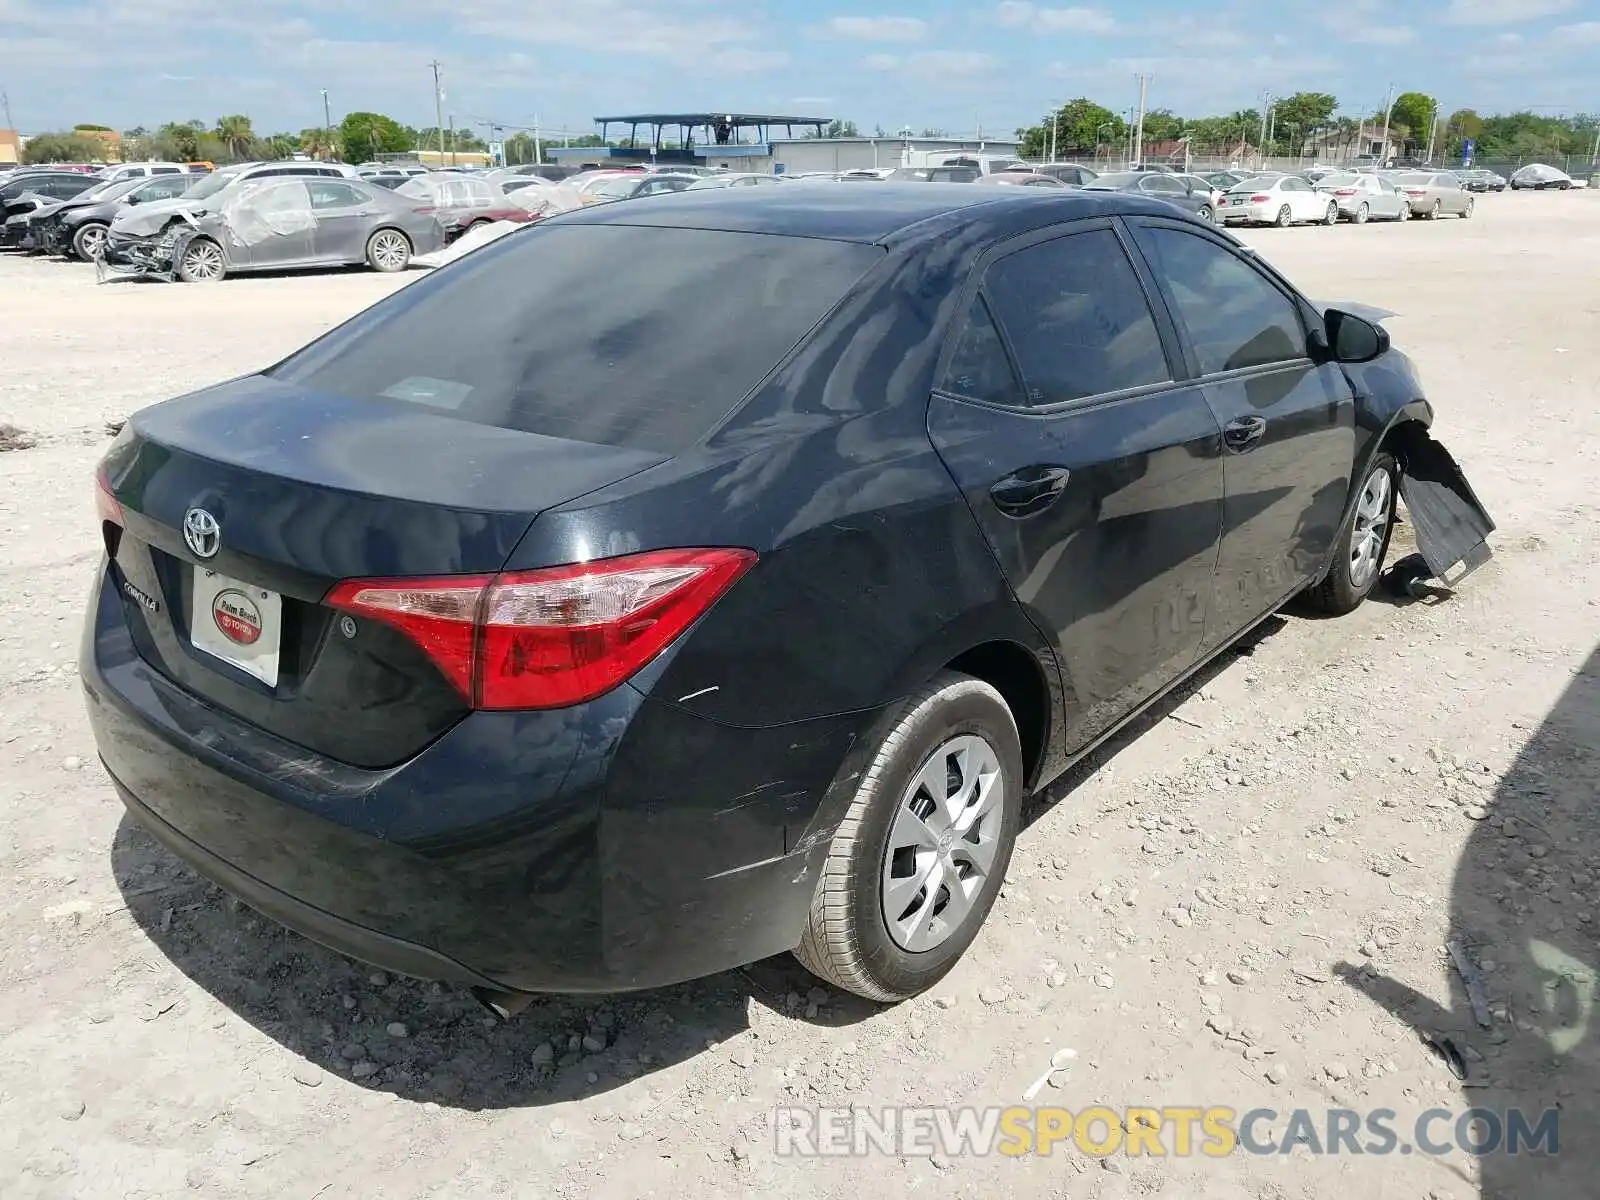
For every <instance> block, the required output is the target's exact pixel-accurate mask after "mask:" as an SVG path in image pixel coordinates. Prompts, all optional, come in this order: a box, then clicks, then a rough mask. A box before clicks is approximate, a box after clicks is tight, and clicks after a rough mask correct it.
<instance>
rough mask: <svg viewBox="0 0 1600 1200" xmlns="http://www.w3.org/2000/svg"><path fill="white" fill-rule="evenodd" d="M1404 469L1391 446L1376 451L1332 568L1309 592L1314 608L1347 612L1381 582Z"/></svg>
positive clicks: (1306, 595)
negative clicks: (1381, 573)
mask: <svg viewBox="0 0 1600 1200" xmlns="http://www.w3.org/2000/svg"><path fill="white" fill-rule="evenodd" d="M1399 473H1400V472H1399V466H1398V464H1396V462H1395V460H1394V456H1393V455H1391V454H1389V453H1388V452H1387V451H1381V450H1380V451H1379V452H1378V453H1377V454H1376V455H1374V456H1373V459H1372V463H1371V465H1370V466H1368V467H1367V474H1366V478H1365V479H1364V480H1363V481H1362V484H1361V491H1360V492H1359V493H1358V494H1357V496H1356V503H1355V507H1354V508H1352V509H1351V510H1350V516H1349V517H1348V518H1347V519H1346V521H1345V523H1344V527H1343V529H1342V530H1341V531H1340V534H1339V543H1338V548H1337V550H1336V551H1335V553H1334V557H1333V562H1332V563H1331V564H1330V565H1329V567H1328V573H1327V574H1326V575H1324V576H1323V577H1322V579H1321V581H1319V582H1318V583H1316V584H1314V585H1313V586H1312V587H1311V588H1309V589H1308V590H1307V591H1306V593H1305V599H1306V602H1307V603H1308V604H1309V605H1310V606H1311V607H1312V608H1314V609H1316V610H1317V611H1319V612H1324V613H1328V614H1330V615H1332V616H1342V615H1343V614H1344V613H1347V612H1352V611H1354V610H1355V609H1356V608H1358V607H1359V606H1360V604H1361V602H1362V601H1363V600H1365V599H1366V598H1367V594H1368V593H1369V592H1371V591H1372V588H1373V585H1374V584H1376V583H1377V582H1378V575H1379V573H1380V572H1381V571H1382V570H1383V559H1384V556H1385V555H1386V554H1388V552H1389V535H1390V534H1391V533H1392V532H1393V530H1394V510H1395V500H1396V497H1397V495H1398V487H1397V483H1398V480H1399Z"/></svg>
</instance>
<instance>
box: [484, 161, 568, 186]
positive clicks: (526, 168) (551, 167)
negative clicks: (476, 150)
mask: <svg viewBox="0 0 1600 1200" xmlns="http://www.w3.org/2000/svg"><path fill="white" fill-rule="evenodd" d="M493 174H497V175H498V174H511V175H534V176H537V177H538V178H540V179H548V180H549V181H550V182H551V183H560V182H561V181H562V180H563V179H570V178H572V176H574V175H576V174H578V168H577V167H573V166H564V165H562V164H561V163H519V164H518V165H517V166H514V167H501V168H500V169H499V170H498V171H496V172H493Z"/></svg>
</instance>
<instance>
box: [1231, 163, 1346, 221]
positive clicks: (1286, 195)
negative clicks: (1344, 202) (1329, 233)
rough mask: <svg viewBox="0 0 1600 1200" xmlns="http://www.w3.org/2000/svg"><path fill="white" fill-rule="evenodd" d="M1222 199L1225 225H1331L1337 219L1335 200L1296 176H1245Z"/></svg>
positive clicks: (1337, 207)
mask: <svg viewBox="0 0 1600 1200" xmlns="http://www.w3.org/2000/svg"><path fill="white" fill-rule="evenodd" d="M1226 198H1227V204H1226V206H1225V207H1224V208H1223V210H1222V219H1223V221H1224V222H1225V223H1226V224H1229V225H1235V224H1241V225H1277V226H1279V227H1284V226H1289V225H1300V224H1310V223H1313V222H1314V223H1317V224H1321V225H1333V224H1336V223H1337V222H1338V220H1339V202H1338V201H1337V200H1335V199H1334V198H1333V197H1332V196H1329V195H1326V194H1324V193H1322V192H1319V191H1317V190H1316V188H1314V187H1312V186H1311V184H1310V183H1308V182H1307V181H1306V180H1304V179H1302V178H1300V176H1298V175H1277V176H1266V175H1262V176H1256V177H1255V178H1253V179H1246V180H1244V181H1242V182H1240V183H1236V184H1234V185H1233V186H1232V187H1231V188H1229V189H1228V191H1227V196H1226Z"/></svg>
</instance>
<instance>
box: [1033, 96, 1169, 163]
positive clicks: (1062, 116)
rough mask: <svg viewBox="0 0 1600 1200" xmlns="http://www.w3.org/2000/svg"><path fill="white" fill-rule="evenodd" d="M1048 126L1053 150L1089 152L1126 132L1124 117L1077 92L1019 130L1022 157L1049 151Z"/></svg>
mask: <svg viewBox="0 0 1600 1200" xmlns="http://www.w3.org/2000/svg"><path fill="white" fill-rule="evenodd" d="M1147 116H1148V114H1147ZM1052 127H1053V129H1054V135H1055V149H1056V153H1057V154H1092V153H1093V152H1094V151H1095V150H1096V149H1097V148H1099V147H1100V146H1102V145H1107V144H1110V145H1116V144H1117V143H1118V142H1120V141H1121V140H1122V139H1124V138H1126V137H1127V136H1128V124H1127V122H1126V121H1124V120H1123V119H1122V118H1121V117H1119V116H1117V114H1116V113H1114V112H1112V111H1111V110H1110V109H1109V108H1103V107H1102V106H1100V105H1098V104H1096V103H1095V102H1094V101H1093V100H1090V99H1089V98H1088V97H1086V96H1079V97H1078V98H1077V99H1076V100H1070V101H1068V102H1067V103H1066V104H1063V105H1062V106H1061V107H1060V108H1059V109H1057V110H1056V111H1055V112H1053V113H1046V114H1045V115H1044V117H1043V118H1042V119H1041V120H1040V122H1039V124H1037V125H1035V126H1033V127H1031V128H1029V129H1023V130H1021V131H1019V134H1018V137H1019V140H1020V141H1021V143H1022V144H1021V146H1020V150H1021V152H1022V156H1023V157H1024V158H1043V157H1044V156H1045V155H1046V154H1048V153H1049V152H1050V144H1051V133H1052Z"/></svg>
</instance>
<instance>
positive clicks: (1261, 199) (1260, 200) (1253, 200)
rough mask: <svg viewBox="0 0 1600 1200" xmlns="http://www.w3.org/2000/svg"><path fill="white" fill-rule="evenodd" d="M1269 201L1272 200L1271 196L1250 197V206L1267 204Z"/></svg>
mask: <svg viewBox="0 0 1600 1200" xmlns="http://www.w3.org/2000/svg"><path fill="white" fill-rule="evenodd" d="M1271 200H1272V197H1271V196H1251V197H1250V203H1251V204H1267V203H1270V202H1271Z"/></svg>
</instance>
